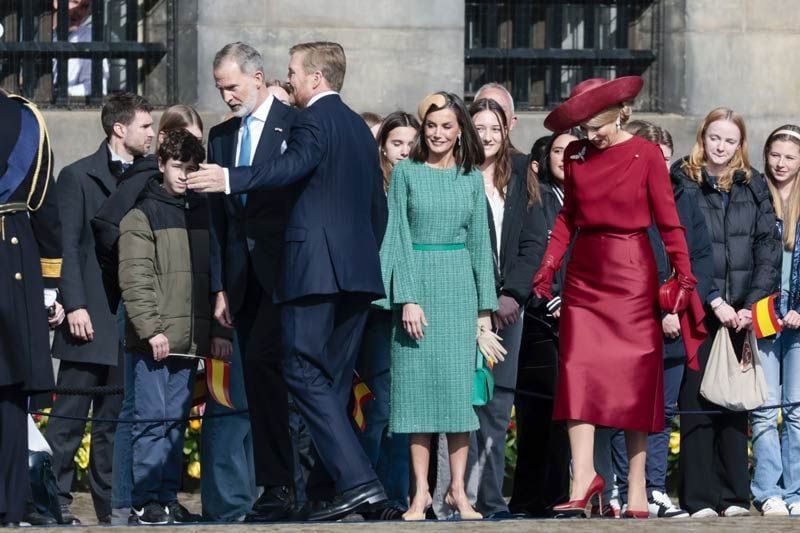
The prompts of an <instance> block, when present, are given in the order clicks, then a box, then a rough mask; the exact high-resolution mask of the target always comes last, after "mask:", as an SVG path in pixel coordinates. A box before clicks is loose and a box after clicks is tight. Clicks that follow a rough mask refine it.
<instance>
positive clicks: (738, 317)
mask: <svg viewBox="0 0 800 533" xmlns="http://www.w3.org/2000/svg"><path fill="white" fill-rule="evenodd" d="M711 309H712V310H713V311H714V314H715V315H716V316H717V320H719V322H720V324H722V325H723V326H725V327H726V328H733V329H734V330H735V331H737V332H739V331H742V330H743V329H750V328H751V327H752V326H753V314H752V312H751V311H750V309H739V311H736V310H735V309H734V308H733V307H732V306H731V305H730V304H729V303H728V302H726V301H725V300H723V299H722V298H720V297H717V298H715V299H714V300H712V301H711Z"/></svg>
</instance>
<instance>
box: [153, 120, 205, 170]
mask: <svg viewBox="0 0 800 533" xmlns="http://www.w3.org/2000/svg"><path fill="white" fill-rule="evenodd" d="M163 133H164V139H163V140H162V141H161V144H159V145H158V159H159V160H160V161H161V162H162V163H166V162H167V161H168V160H170V159H174V160H176V161H181V162H183V163H186V162H187V161H191V162H192V163H195V164H199V163H202V162H203V161H204V160H205V158H206V150H205V148H203V143H202V142H200V141H199V140H197V137H195V136H194V135H192V134H191V133H189V132H188V131H186V130H185V129H182V128H181V129H177V130H167V131H165V132H163Z"/></svg>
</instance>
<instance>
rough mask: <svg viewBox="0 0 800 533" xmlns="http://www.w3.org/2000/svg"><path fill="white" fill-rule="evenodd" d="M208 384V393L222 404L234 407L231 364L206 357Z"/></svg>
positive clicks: (230, 407)
mask: <svg viewBox="0 0 800 533" xmlns="http://www.w3.org/2000/svg"><path fill="white" fill-rule="evenodd" d="M206 385H207V386H208V393H209V394H210V395H211V397H212V398H214V401H216V402H217V403H218V404H220V405H224V406H225V407H227V408H229V409H233V402H231V364H230V363H229V362H227V361H222V360H220V359H214V358H213V357H206Z"/></svg>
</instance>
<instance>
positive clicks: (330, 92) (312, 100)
mask: <svg viewBox="0 0 800 533" xmlns="http://www.w3.org/2000/svg"><path fill="white" fill-rule="evenodd" d="M331 94H339V93H337V92H336V91H323V92H321V93H319V94H316V95H314V96H313V97H312V98H311V100H309V101H308V103H307V104H306V107H311V106H312V105H314V102H316V101H317V100H319V99H320V98H323V97H325V96H328V95H331Z"/></svg>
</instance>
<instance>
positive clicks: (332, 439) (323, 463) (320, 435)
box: [281, 293, 377, 500]
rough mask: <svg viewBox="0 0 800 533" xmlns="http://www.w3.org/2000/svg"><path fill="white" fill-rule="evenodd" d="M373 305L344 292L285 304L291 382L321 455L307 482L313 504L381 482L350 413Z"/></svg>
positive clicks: (284, 335) (284, 333)
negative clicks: (360, 350)
mask: <svg viewBox="0 0 800 533" xmlns="http://www.w3.org/2000/svg"><path fill="white" fill-rule="evenodd" d="M369 301H370V298H369V297H365V296H363V295H359V294H350V293H339V294H333V295H326V296H309V297H305V298H300V299H297V300H293V301H291V302H288V303H286V304H284V305H283V306H282V313H281V327H282V341H283V346H284V353H285V357H286V359H285V376H286V383H287V385H288V386H289V391H290V392H291V393H292V396H293V397H294V401H295V404H296V406H297V409H298V411H299V412H300V414H301V416H302V417H303V419H304V420H305V422H306V425H307V426H308V428H309V432H310V433H311V438H312V440H313V441H314V446H315V448H316V451H317V455H318V457H319V461H317V462H316V463H315V465H314V470H312V472H311V474H310V476H309V480H308V489H307V490H308V496H309V498H310V499H312V500H321V499H329V498H331V497H332V496H333V495H334V493H335V492H342V491H345V490H347V489H350V488H353V487H355V486H357V485H361V484H363V483H368V482H370V481H374V480H376V479H377V476H376V475H375V472H374V470H373V469H372V467H371V465H370V462H369V459H368V458H367V456H366V454H365V453H364V449H363V448H362V447H361V444H360V443H359V442H358V438H357V437H356V435H355V432H354V430H353V425H352V423H351V420H350V414H349V413H348V410H347V402H348V399H349V396H350V391H351V388H352V384H353V368H354V367H355V362H356V356H357V355H358V348H359V345H360V344H361V335H362V333H363V330H364V324H365V323H366V320H367V313H368V309H369Z"/></svg>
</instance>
